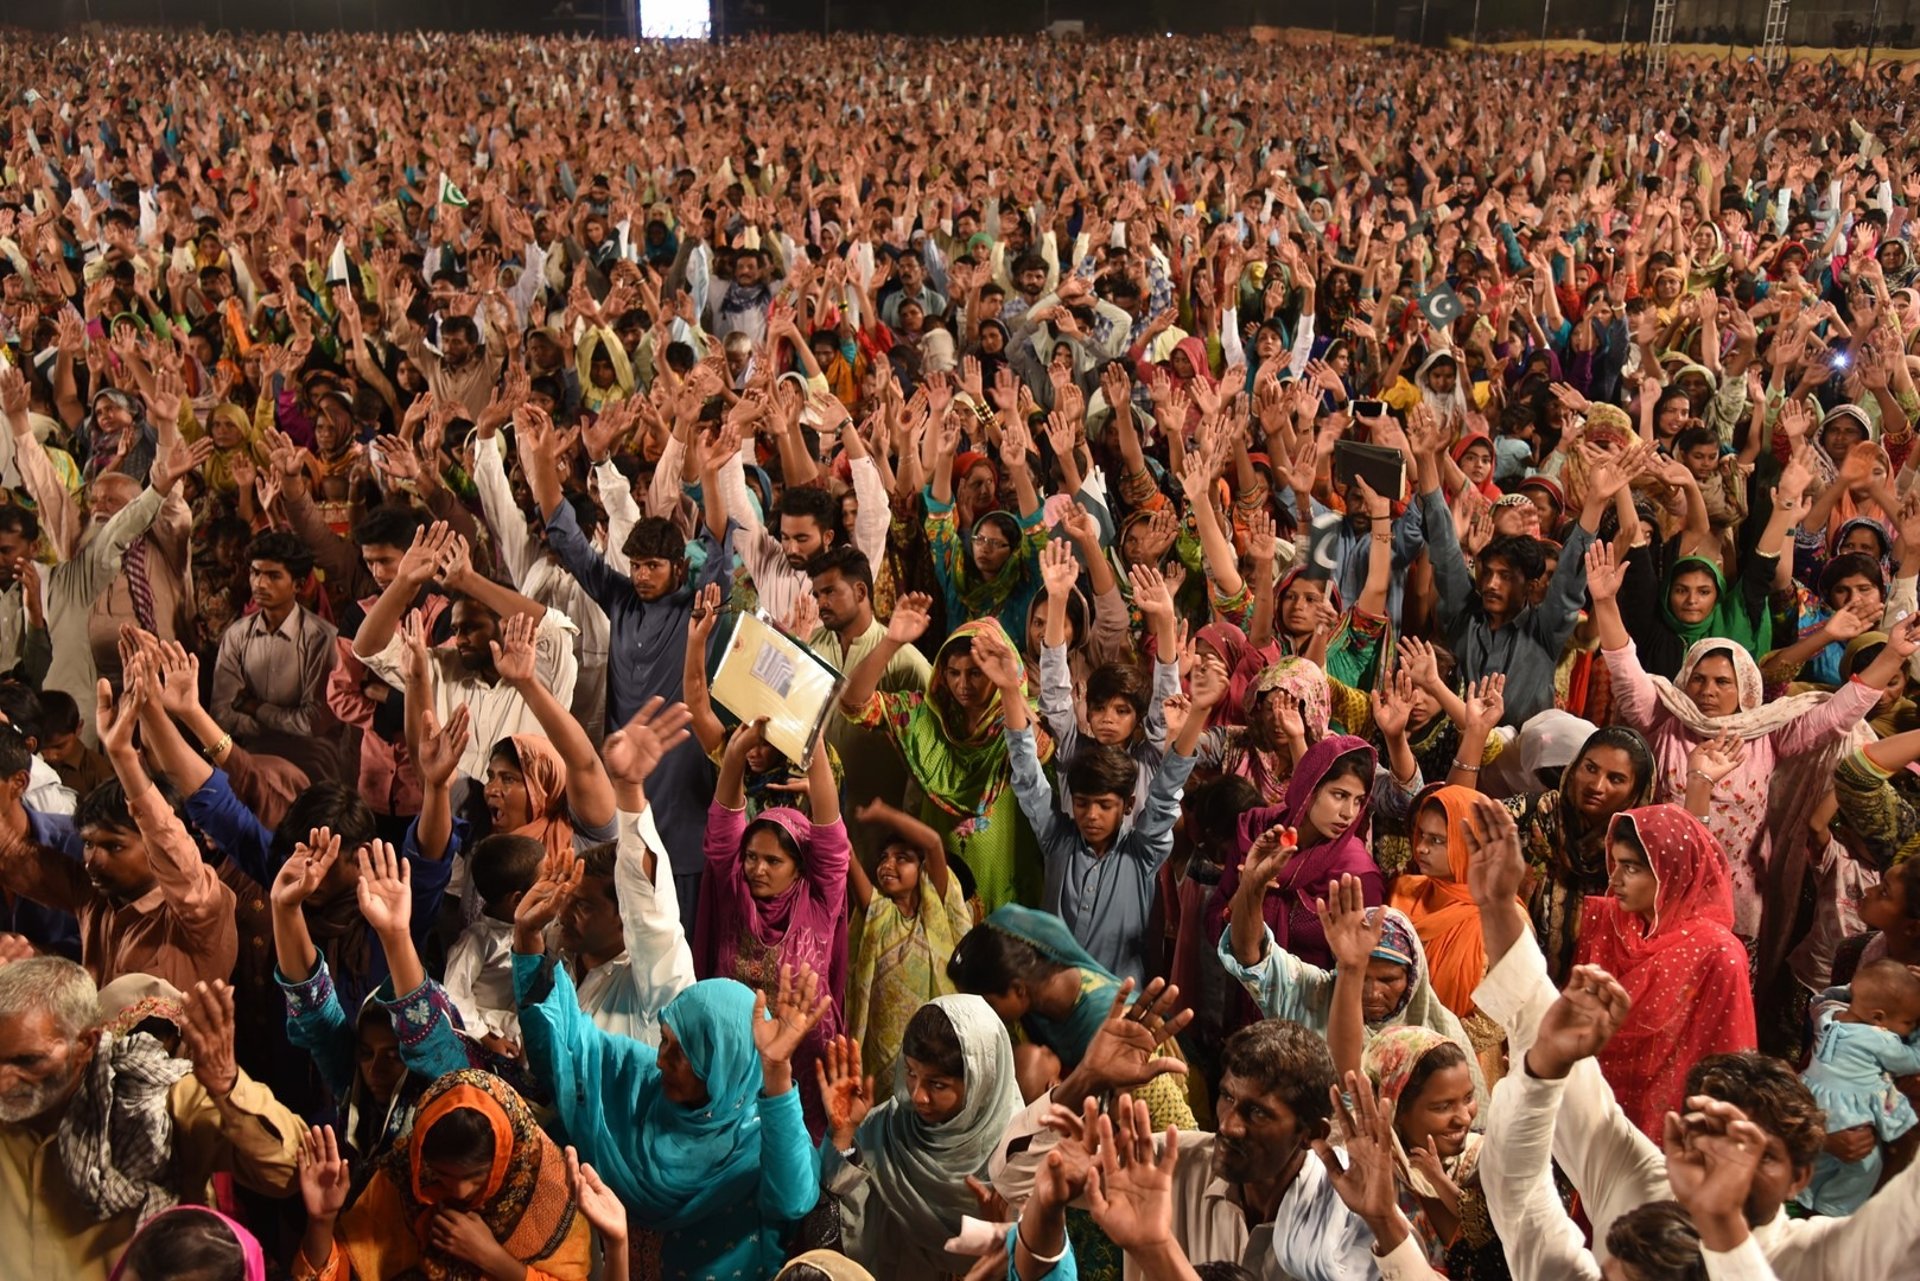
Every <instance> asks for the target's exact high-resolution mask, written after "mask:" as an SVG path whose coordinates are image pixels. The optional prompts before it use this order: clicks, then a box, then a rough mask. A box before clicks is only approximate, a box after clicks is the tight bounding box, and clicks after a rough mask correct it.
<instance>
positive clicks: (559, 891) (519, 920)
mask: <svg viewBox="0 0 1920 1281" xmlns="http://www.w3.org/2000/svg"><path fill="white" fill-rule="evenodd" d="M586 873H587V865H586V864H585V863H584V862H582V861H581V860H580V859H577V858H575V857H574V855H573V851H572V850H554V851H550V852H549V853H548V854H547V856H546V858H545V860H544V861H543V862H542V863H541V865H540V879H538V880H536V881H535V882H534V883H533V888H532V889H530V890H528V891H527V892H526V893H525V894H522V895H521V896H520V902H519V905H518V906H516V907H515V908H514V909H513V950H514V951H516V952H518V953H520V954H521V955H523V956H537V955H539V954H540V953H542V952H544V951H546V942H545V938H544V936H545V934H546V932H547V927H548V926H550V925H552V924H553V923H554V922H555V921H557V920H559V919H560V912H561V909H563V908H564V907H566V905H567V900H569V899H571V898H572V897H573V895H574V891H576V890H578V889H579V888H580V881H581V878H582V877H584V876H585V875H586Z"/></svg>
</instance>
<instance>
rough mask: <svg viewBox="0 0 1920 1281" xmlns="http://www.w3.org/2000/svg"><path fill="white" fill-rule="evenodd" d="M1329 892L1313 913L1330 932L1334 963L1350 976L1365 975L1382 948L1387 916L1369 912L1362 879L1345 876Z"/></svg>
mask: <svg viewBox="0 0 1920 1281" xmlns="http://www.w3.org/2000/svg"><path fill="white" fill-rule="evenodd" d="M1327 888H1328V890H1330V891H1331V893H1330V894H1329V896H1328V897H1326V898H1323V899H1317V900H1315V902H1314V905H1313V910H1314V912H1315V913H1316V914H1317V915H1318V916H1319V917H1320V925H1321V928H1323V929H1324V930H1325V931H1326V934H1327V947H1328V949H1329V950H1330V951H1331V952H1332V953H1333V960H1334V963H1335V964H1336V965H1338V966H1339V967H1340V968H1341V969H1342V970H1345V971H1347V972H1349V973H1360V972H1364V971H1365V970H1366V968H1367V959H1368V958H1369V957H1370V956H1372V955H1373V949H1374V948H1376V947H1378V946H1380V934H1381V932H1382V931H1383V930H1384V929H1385V928H1386V923H1387V915H1386V913H1385V912H1373V913H1369V912H1368V910H1367V898H1366V890H1365V887H1363V886H1362V885H1361V884H1360V880H1359V878H1358V877H1355V876H1351V875H1343V876H1341V878H1340V880H1339V881H1338V882H1337V883H1335V884H1333V885H1329V886H1328V887H1327Z"/></svg>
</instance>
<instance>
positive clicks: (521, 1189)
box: [322, 1070, 592, 1281]
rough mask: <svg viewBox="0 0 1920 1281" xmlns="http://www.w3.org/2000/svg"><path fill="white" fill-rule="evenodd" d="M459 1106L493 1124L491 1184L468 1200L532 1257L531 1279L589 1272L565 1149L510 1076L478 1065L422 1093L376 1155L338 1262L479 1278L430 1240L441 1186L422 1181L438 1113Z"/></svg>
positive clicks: (507, 1244) (437, 1278) (342, 1234)
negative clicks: (407, 1124) (393, 1139)
mask: <svg viewBox="0 0 1920 1281" xmlns="http://www.w3.org/2000/svg"><path fill="white" fill-rule="evenodd" d="M456 1111H473V1112H478V1113H479V1114H480V1115H481V1116H482V1117H484V1118H486V1121H487V1125H488V1127H489V1128H490V1129H491V1130H492V1131H493V1164H492V1165H491V1166H490V1167H489V1168H488V1171H487V1182H486V1186H485V1187H484V1188H482V1189H481V1191H480V1194H479V1195H478V1196H477V1197H475V1198H474V1199H473V1202H472V1203H471V1204H470V1205H469V1206H468V1207H467V1208H468V1209H470V1210H471V1211H473V1212H474V1213H476V1214H478V1215H479V1216H480V1217H481V1219H483V1220H484V1221H485V1222H486V1225H487V1230H488V1231H489V1232H491V1233H492V1234H493V1238H494V1240H496V1241H498V1242H499V1243H500V1244H501V1246H502V1247H504V1248H505V1250H506V1252H507V1253H508V1254H509V1255H511V1256H512V1257H513V1258H514V1259H516V1260H518V1261H519V1262H521V1263H524V1264H527V1265H528V1267H527V1276H528V1278H529V1279H530V1281H543V1279H546V1278H552V1279H554V1281H585V1279H586V1277H587V1276H588V1275H589V1273H590V1271H591V1266H592V1260H591V1252H590V1244H591V1235H590V1230H589V1228H588V1224H587V1219H586V1216H585V1215H583V1214H581V1213H580V1212H579V1204H578V1202H577V1201H576V1200H575V1199H574V1195H573V1190H572V1187H571V1186H570V1184H569V1182H568V1179H567V1163H566V1158H565V1157H564V1156H563V1155H562V1154H561V1152H560V1149H559V1147H558V1146H556V1145H555V1144H554V1141H553V1140H552V1139H550V1138H548V1137H547V1136H546V1134H545V1133H543V1132H542V1131H541V1129H540V1126H539V1123H538V1122H537V1121H536V1120H535V1119H534V1117H533V1113H532V1111H531V1110H530V1109H529V1108H528V1107H527V1104H526V1101H525V1100H523V1099H522V1098H521V1097H520V1096H519V1094H517V1093H516V1092H515V1091H514V1089H513V1087H512V1086H510V1085H508V1084H507V1083H506V1082H505V1081H502V1080H501V1079H500V1078H499V1077H496V1076H492V1075H489V1074H488V1073H485V1072H479V1071H473V1070H465V1071H460V1072H451V1073H448V1074H447V1075H446V1076H443V1077H441V1078H440V1079H439V1080H438V1081H436V1082H434V1084H433V1085H431V1086H429V1087H428V1089H427V1092H426V1093H425V1094H423V1095H421V1097H420V1110H419V1112H418V1113H416V1114H415V1116H414V1119H413V1129H412V1132H411V1133H410V1134H409V1135H408V1137H407V1139H406V1141H405V1142H404V1143H402V1144H400V1145H398V1146H396V1147H395V1148H394V1149H393V1150H392V1151H391V1152H390V1153H389V1154H388V1155H387V1156H386V1157H384V1158H383V1159H382V1160H381V1161H380V1162H379V1165H378V1168H377V1169H376V1170H375V1173H374V1177H373V1179H372V1181H370V1182H369V1183H368V1184H367V1187H366V1191H364V1192H362V1193H361V1195H360V1199H359V1200H358V1201H355V1202H354V1204H353V1206H352V1208H350V1209H349V1210H348V1211H347V1213H346V1214H345V1215H344V1216H343V1217H342V1218H341V1220H340V1226H339V1228H338V1230H337V1232H336V1235H335V1239H336V1241H337V1242H338V1248H337V1249H336V1251H335V1253H334V1256H333V1260H332V1262H333V1263H336V1264H337V1263H338V1261H339V1260H340V1257H341V1255H342V1254H344V1255H345V1256H346V1260H347V1262H348V1263H349V1264H350V1265H351V1268H352V1275H353V1276H355V1277H366V1278H373V1277H393V1276H420V1277H425V1278H428V1279H429V1281H478V1278H479V1277H480V1276H481V1274H480V1272H479V1271H478V1270H477V1269H476V1268H474V1267H473V1265H472V1264H469V1263H467V1262H466V1261H465V1260H463V1259H458V1258H454V1257H453V1256H451V1255H448V1254H445V1253H443V1252H441V1251H439V1250H436V1249H434V1248H433V1247H432V1246H431V1245H429V1244H428V1241H429V1240H430V1236H429V1228H430V1226H431V1224H432V1222H433V1217H434V1215H435V1214H436V1213H438V1212H439V1210H440V1209H441V1206H440V1204H439V1199H438V1195H437V1193H435V1192H434V1190H433V1189H431V1188H429V1187H423V1186H422V1185H421V1183H420V1175H421V1172H422V1168H423V1164H424V1163H423V1162H422V1160H421V1157H420V1147H421V1144H422V1143H423V1142H424V1141H425V1140H426V1136H427V1135H428V1133H430V1132H431V1131H432V1129H433V1127H434V1124H435V1123H436V1122H438V1121H439V1120H440V1119H441V1118H442V1117H444V1116H446V1115H447V1114H448V1113H450V1112H456ZM322 1275H329V1273H328V1272H326V1271H323V1273H322ZM331 1275H334V1276H338V1275H340V1273H339V1271H338V1270H333V1271H332V1272H331Z"/></svg>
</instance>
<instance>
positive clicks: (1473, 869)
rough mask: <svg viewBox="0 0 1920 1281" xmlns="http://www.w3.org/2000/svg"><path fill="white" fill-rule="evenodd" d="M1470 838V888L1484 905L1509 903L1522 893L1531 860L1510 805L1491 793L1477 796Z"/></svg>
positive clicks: (1468, 867)
mask: <svg viewBox="0 0 1920 1281" xmlns="http://www.w3.org/2000/svg"><path fill="white" fill-rule="evenodd" d="M1464 835H1465V837H1466V842H1467V889H1468V890H1469V891H1470V892H1471V893H1472V895H1473V901H1474V903H1475V904H1477V905H1478V906H1480V907H1482V908H1486V907H1491V906H1493V905H1495V904H1501V903H1509V902H1511V901H1512V900H1513V899H1515V898H1516V897H1518V896H1519V894H1520V885H1521V882H1523V881H1524V880H1525V879H1526V875H1527V861H1526V858H1525V857H1524V856H1523V855H1522V854H1521V852H1520V828H1519V826H1518V825H1517V824H1516V823H1515V822H1514V821H1513V815H1512V814H1510V813H1508V812H1507V807H1506V806H1504V805H1502V804H1501V803H1500V802H1499V801H1496V800H1494V799H1493V798H1492V797H1491V796H1484V795H1482V796H1476V797H1474V798H1473V815H1472V818H1471V821H1469V822H1468V823H1467V824H1466V831H1465V833H1464Z"/></svg>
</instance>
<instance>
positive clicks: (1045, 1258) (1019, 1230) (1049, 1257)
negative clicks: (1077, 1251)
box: [1013, 1223, 1073, 1263]
mask: <svg viewBox="0 0 1920 1281" xmlns="http://www.w3.org/2000/svg"><path fill="white" fill-rule="evenodd" d="M1013 1234H1014V1236H1015V1237H1016V1238H1017V1239H1018V1240H1019V1242H1020V1245H1021V1247H1022V1248H1023V1249H1025V1250H1026V1252H1027V1253H1028V1254H1030V1255H1032V1256H1033V1261H1034V1262H1035V1263H1058V1262H1060V1260H1062V1259H1064V1258H1066V1257H1067V1255H1069V1254H1071V1253H1072V1252H1073V1242H1071V1241H1065V1240H1063V1241H1062V1243H1061V1246H1060V1253H1058V1254H1042V1253H1040V1252H1039V1251H1038V1250H1036V1249H1034V1248H1033V1247H1032V1246H1030V1245H1028V1244H1027V1228H1026V1225H1025V1224H1024V1223H1022V1224H1016V1225H1015V1226H1014V1229H1013Z"/></svg>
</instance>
